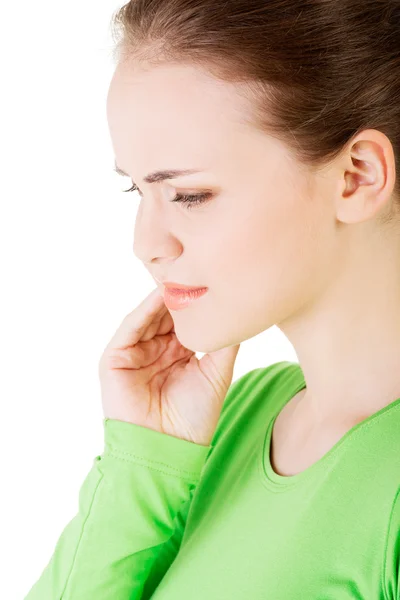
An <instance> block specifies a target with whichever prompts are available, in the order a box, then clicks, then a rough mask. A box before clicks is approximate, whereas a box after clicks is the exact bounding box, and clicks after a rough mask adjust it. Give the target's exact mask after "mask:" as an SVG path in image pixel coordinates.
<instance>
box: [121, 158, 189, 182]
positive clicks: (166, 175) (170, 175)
mask: <svg viewBox="0 0 400 600" xmlns="http://www.w3.org/2000/svg"><path fill="white" fill-rule="evenodd" d="M114 171H115V172H116V173H118V175H121V176H122V177H129V175H128V173H125V171H123V170H122V169H120V168H119V166H118V165H117V163H115V167H114ZM193 173H201V170H200V169H165V170H163V171H154V173H149V174H148V175H146V177H144V178H143V181H144V182H145V183H157V182H158V181H165V179H174V178H175V177H180V176H182V175H192V174H193Z"/></svg>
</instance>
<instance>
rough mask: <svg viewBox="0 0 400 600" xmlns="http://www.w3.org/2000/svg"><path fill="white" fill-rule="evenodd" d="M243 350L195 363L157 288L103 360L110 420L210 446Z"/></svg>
mask: <svg viewBox="0 0 400 600" xmlns="http://www.w3.org/2000/svg"><path fill="white" fill-rule="evenodd" d="M239 348H240V344H238V345H237V346H230V347H227V348H222V349H221V350H217V351H216V352H211V353H209V354H205V355H204V356H203V357H202V358H201V359H200V360H199V359H198V358H196V354H195V353H194V352H192V351H191V350H188V349H187V348H185V347H184V346H182V344H181V343H180V342H179V340H178V338H177V337H176V335H175V331H174V322H173V320H172V317H171V315H170V313H169V312H168V309H167V307H166V306H165V303H164V298H163V296H161V294H160V292H159V290H158V288H156V289H155V290H153V291H152V292H151V293H150V294H149V295H148V296H147V297H146V298H145V299H144V300H143V301H142V302H141V304H139V306H137V307H136V308H135V309H134V310H133V311H132V312H131V313H129V314H128V315H127V316H126V317H125V318H124V320H123V321H122V323H121V325H120V327H119V328H118V330H117V331H116V333H115V335H114V336H113V338H112V339H111V341H110V342H109V344H108V345H107V347H106V348H105V350H104V352H103V355H102V357H101V359H100V363H99V377H100V383H101V396H102V405H103V411H104V415H105V417H106V418H108V419H116V420H119V421H127V422H129V423H134V424H136V425H141V426H143V427H148V428H149V429H154V430H155V431H159V432H161V433H165V434H167V435H172V436H174V437H177V438H181V439H184V440H188V441H190V442H194V443H196V444H201V445H204V446H208V445H209V444H210V443H211V440H212V437H213V435H214V431H215V428H216V426H217V423H218V419H219V416H220V413H221V409H222V404H223V401H224V399H225V397H226V393H227V391H228V388H229V386H230V384H231V382H232V376H233V367H234V364H235V360H236V356H237V353H238V351H239Z"/></svg>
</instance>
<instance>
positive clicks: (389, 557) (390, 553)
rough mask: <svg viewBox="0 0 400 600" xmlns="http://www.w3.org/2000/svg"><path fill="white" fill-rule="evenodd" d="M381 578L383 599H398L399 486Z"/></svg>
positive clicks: (399, 577) (399, 545) (399, 586)
mask: <svg viewBox="0 0 400 600" xmlns="http://www.w3.org/2000/svg"><path fill="white" fill-rule="evenodd" d="M383 580H384V584H385V585H384V587H385V589H384V593H385V600H400V488H399V489H398V491H397V494H396V497H395V500H394V502H393V508H392V512H391V516H390V521H389V526H388V533H387V539H386V553H385V561H384V577H383Z"/></svg>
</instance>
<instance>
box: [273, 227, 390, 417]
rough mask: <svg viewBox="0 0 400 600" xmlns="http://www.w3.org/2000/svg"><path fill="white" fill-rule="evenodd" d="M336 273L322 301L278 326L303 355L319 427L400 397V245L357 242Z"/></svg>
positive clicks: (308, 398) (307, 405)
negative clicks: (329, 421) (361, 243)
mask: <svg viewBox="0 0 400 600" xmlns="http://www.w3.org/2000/svg"><path fill="white" fill-rule="evenodd" d="M397 238H400V236H398V234H397ZM397 238H396V239H397ZM361 248H362V250H361ZM338 264H339V262H338ZM335 269H336V270H335ZM333 271H334V272H335V276H334V277H333V278H331V279H330V280H329V282H328V285H327V286H326V287H325V288H324V289H323V290H322V292H320V294H319V296H318V297H313V298H312V301H310V303H309V304H308V305H307V306H304V307H302V309H301V313H300V312H299V313H297V314H296V315H293V316H292V317H290V318H289V319H287V320H285V322H283V323H280V324H279V325H278V327H279V328H280V329H281V330H282V332H283V333H284V334H285V335H286V337H287V338H288V340H289V341H290V342H291V343H292V345H293V347H294V349H295V351H296V354H297V356H298V359H299V363H300V366H301V368H302V370H303V373H304V376H305V380H306V385H307V389H306V390H305V393H304V395H303V397H302V398H301V404H302V406H303V408H304V409H305V411H306V412H307V414H309V416H310V419H311V420H313V422H315V423H320V422H322V421H323V420H325V419H332V418H338V419H345V420H346V421H347V419H348V420H349V421H351V420H354V421H357V420H360V419H364V418H366V417H367V416H369V415H371V414H373V413H375V412H377V411H378V410H380V409H381V408H383V407H384V406H386V405H388V404H390V403H391V402H393V401H394V400H396V399H398V398H400V369H399V365H400V240H399V241H396V242H394V241H393V238H392V239H389V238H388V237H387V238H380V239H379V240H375V241H374V240H373V239H370V243H369V244H366V245H365V246H364V247H362V246H361V245H360V240H354V243H353V247H352V246H351V245H350V244H349V246H348V247H347V248H346V259H345V260H343V256H341V257H340V266H336V265H335V267H334V268H333ZM311 288H312V286H311V285H310V289H311Z"/></svg>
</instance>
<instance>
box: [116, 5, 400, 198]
mask: <svg viewBox="0 0 400 600" xmlns="http://www.w3.org/2000/svg"><path fill="white" fill-rule="evenodd" d="M111 25H112V35H113V39H114V41H115V42H116V46H115V50H114V55H113V56H114V58H117V59H118V60H121V59H122V58H123V57H129V56H133V57H136V58H137V59H138V60H139V61H144V63H146V64H148V65H149V66H151V65H158V64H162V63H170V64H172V63H180V64H183V63H187V64H190V65H192V66H199V67H201V68H203V69H206V70H207V71H208V72H209V73H210V74H211V75H214V76H216V77H217V78H219V79H221V80H225V81H227V82H230V83H238V84H242V86H243V92H244V94H245V97H246V98H248V99H250V100H251V106H252V109H253V110H252V111H251V112H252V114H251V115H249V122H251V123H252V124H254V125H255V126H256V127H258V128H260V129H261V130H263V131H265V133H267V134H269V135H272V136H274V137H276V138H278V139H280V140H281V141H282V142H283V143H285V144H286V145H287V146H288V147H289V148H290V149H291V150H292V151H293V153H294V156H295V157H296V158H297V160H298V161H299V162H300V163H303V164H304V165H306V166H307V167H310V168H316V169H318V168H320V167H321V168H322V167H324V166H326V165H328V163H330V162H331V161H333V160H334V159H335V158H336V157H337V156H338V155H339V154H340V153H341V151H342V150H343V148H344V146H345V145H346V144H347V143H348V142H350V141H351V139H352V138H353V137H354V136H356V135H357V134H358V133H359V132H361V131H362V130H364V129H371V128H372V129H377V130H380V131H381V132H382V133H384V134H385V135H386V136H387V137H388V139H389V140H390V142H391V144H392V147H393V152H394V156H395V163H396V173H400V0H131V1H130V2H128V3H127V4H125V5H124V6H122V8H120V9H119V10H118V11H117V12H116V13H114V15H113V17H112V23H111ZM242 86H240V85H239V88H241V87H242ZM393 193H394V196H395V197H396V198H398V202H399V203H400V181H399V177H397V178H396V183H395V188H394V191H393ZM396 207H397V208H398V206H397V205H396Z"/></svg>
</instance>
